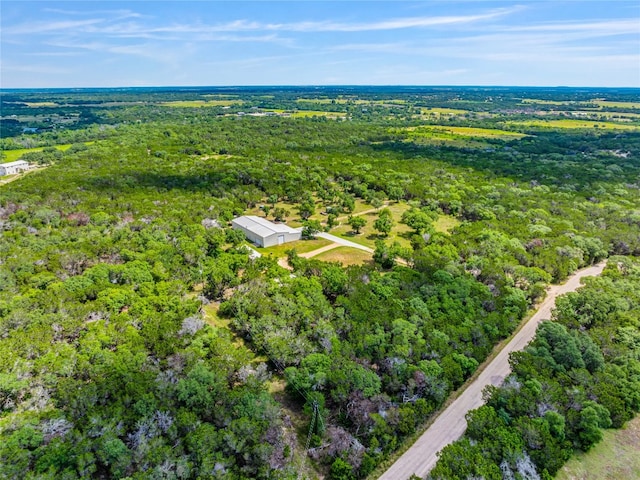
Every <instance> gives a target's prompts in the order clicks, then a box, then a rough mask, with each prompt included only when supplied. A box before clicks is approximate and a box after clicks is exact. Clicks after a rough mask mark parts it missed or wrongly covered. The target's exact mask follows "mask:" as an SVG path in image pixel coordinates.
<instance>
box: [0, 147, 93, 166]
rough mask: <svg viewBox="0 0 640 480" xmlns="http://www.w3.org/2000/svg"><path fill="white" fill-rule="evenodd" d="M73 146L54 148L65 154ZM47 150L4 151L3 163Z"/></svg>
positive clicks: (39, 148) (40, 148)
mask: <svg viewBox="0 0 640 480" xmlns="http://www.w3.org/2000/svg"><path fill="white" fill-rule="evenodd" d="M93 143H95V142H85V145H91V144H93ZM71 145H72V144H71V143H66V144H64V145H54V147H55V148H57V149H58V150H60V151H62V152H64V151H65V150H68V149H69V148H70V147H71ZM45 148H48V147H35V148H19V149H17V150H2V153H3V154H4V159H3V160H2V162H1V163H9V162H15V161H16V160H20V158H22V156H23V155H24V154H25V153H32V152H41V151H42V150H44V149H45Z"/></svg>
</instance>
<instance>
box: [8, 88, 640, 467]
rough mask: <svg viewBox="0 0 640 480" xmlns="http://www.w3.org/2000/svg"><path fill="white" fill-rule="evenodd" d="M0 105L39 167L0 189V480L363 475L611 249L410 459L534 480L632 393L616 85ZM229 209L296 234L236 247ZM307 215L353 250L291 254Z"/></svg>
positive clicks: (42, 96) (17, 141)
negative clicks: (434, 457) (450, 433)
mask: <svg viewBox="0 0 640 480" xmlns="http://www.w3.org/2000/svg"><path fill="white" fill-rule="evenodd" d="M0 102H2V115H3V116H2V125H3V126H2V132H1V133H2V139H1V140H0V142H1V143H0V148H1V149H2V150H1V151H2V155H3V157H4V158H5V160H3V162H7V161H10V160H14V159H18V158H20V159H23V160H27V161H28V162H30V163H31V164H34V165H37V166H38V168H37V169H35V170H33V171H30V172H28V173H26V174H22V175H20V176H18V177H16V178H10V179H7V180H5V181H6V184H3V185H0V232H1V233H0V477H2V478H55V479H58V478H68V479H73V478H124V477H130V478H224V479H242V478H264V479H266V478H270V479H273V478H282V479H287V478H291V479H293V478H300V477H301V476H304V477H306V478H320V477H321V476H325V477H326V478H333V479H355V478H364V477H367V476H368V475H370V474H372V472H374V470H375V469H376V467H377V466H379V465H380V464H381V463H383V462H384V461H387V460H388V459H389V458H390V456H391V455H392V454H393V453H394V452H395V451H396V450H397V449H398V448H399V447H400V446H401V445H402V442H403V441H404V440H405V439H406V438H408V437H410V436H411V435H412V434H414V432H416V431H417V430H420V429H421V428H422V426H423V425H424V423H425V422H426V421H428V419H429V418H430V416H431V415H432V414H433V413H434V412H435V411H437V409H438V408H439V407H440V406H441V405H442V404H443V403H444V402H445V401H446V400H447V399H448V398H449V396H450V395H451V393H452V392H454V391H455V390H456V389H457V388H458V387H460V386H461V385H462V384H463V383H464V382H465V380H466V379H468V378H469V377H470V376H471V375H473V373H474V372H475V370H476V368H477V367H478V365H479V364H480V363H481V362H482V361H483V360H485V359H486V358H487V356H488V355H489V354H490V353H491V351H492V349H493V347H494V346H495V345H496V343H497V342H499V341H500V340H502V339H504V338H506V337H508V336H509V335H510V334H511V333H512V332H513V331H514V330H515V329H516V328H517V327H518V325H519V324H520V321H521V320H522V318H523V317H524V316H525V314H526V312H527V311H528V310H529V308H531V307H534V306H535V304H536V302H538V301H539V300H540V299H541V298H543V297H544V295H545V287H546V286H547V285H548V284H549V283H550V282H559V281H562V280H563V279H565V278H566V277H567V276H568V275H570V274H571V273H572V272H574V271H575V270H577V269H578V268H580V267H583V266H586V265H591V264H594V263H597V262H599V261H601V260H603V259H605V258H609V257H612V256H615V257H612V259H611V260H610V263H609V267H608V269H607V272H606V275H605V276H604V277H603V278H602V279H598V280H593V281H591V282H590V283H589V285H588V287H587V288H585V289H584V290H582V291H581V292H580V293H577V294H574V295H570V296H568V297H566V298H565V299H564V300H562V302H560V303H559V306H558V309H557V311H556V314H555V318H554V320H555V323H547V324H544V325H543V327H541V329H540V332H539V334H538V337H537V339H536V340H535V341H534V342H533V343H532V344H531V345H530V346H529V347H528V348H527V350H526V351H524V352H523V353H522V354H518V355H516V356H514V358H513V360H512V361H513V366H514V372H515V373H514V376H513V377H510V379H509V381H508V382H507V384H506V385H505V386H504V388H502V389H496V390H495V391H491V392H488V393H487V399H488V404H487V406H486V407H483V408H482V409H480V410H479V411H477V412H475V413H473V414H472V416H471V417H470V430H469V432H468V434H467V437H466V438H465V439H464V440H462V443H458V444H455V445H454V446H452V447H450V448H449V449H447V450H445V451H444V453H443V455H442V459H441V462H440V464H439V465H438V467H437V468H436V470H435V471H434V472H433V475H434V478H466V477H467V476H468V475H476V474H477V475H483V476H485V478H487V479H488V478H518V477H517V476H514V475H517V474H518V472H517V467H516V464H518V462H520V463H523V462H524V463H526V464H527V468H531V469H533V471H534V472H537V473H536V474H539V475H553V473H555V471H556V470H557V469H558V468H559V466H560V465H562V463H563V462H564V461H565V460H566V459H567V458H568V456H569V455H570V454H571V452H572V451H573V449H576V448H577V449H587V448H588V447H589V446H590V445H592V444H593V443H594V442H595V441H597V440H598V438H599V433H598V432H599V430H598V429H599V428H605V427H609V426H615V427H618V426H620V425H622V423H624V421H626V420H627V419H629V418H631V417H632V416H633V415H634V413H635V412H637V411H638V410H639V409H640V399H639V398H638V396H637V393H634V392H637V391H638V390H639V389H638V388H637V387H638V351H637V350H638V349H637V344H638V338H637V336H638V318H639V306H638V305H639V299H638V297H637V293H636V291H637V288H636V290H634V282H635V285H636V287H637V283H638V281H640V279H639V277H638V264H637V261H636V260H634V259H633V257H634V256H638V255H640V121H639V118H640V116H639V114H640V103H639V102H640V94H639V92H638V91H637V90H633V89H619V90H589V89H582V90H574V89H530V90H526V89H506V88H505V89H485V88H483V89H473V88H468V89H462V88H461V89H454V88H432V89H428V88H423V89H420V88H417V87H416V88H408V87H407V88H398V89H395V90H394V89H391V88H361V89H357V88H355V87H354V88H346V87H345V88H337V87H336V88H324V89H319V88H316V89H313V88H310V89H295V88H265V89H249V88H247V89H182V90H180V91H175V90H169V89H167V90H162V89H123V90H117V91H115V90H87V91H73V92H71V91H57V90H51V91H39V92H35V91H18V90H15V91H2V92H0ZM3 178H4V177H0V182H2V181H3ZM243 214H252V215H261V216H264V217H267V218H268V219H270V220H274V221H281V222H287V223H288V224H289V225H291V226H300V227H304V233H305V237H308V239H306V240H301V241H299V242H295V243H293V244H291V245H287V246H286V247H287V248H285V249H282V248H280V249H273V248H272V249H268V248H267V249H259V250H263V252H262V253H263V255H262V256H261V257H259V258H256V257H255V256H253V255H251V251H250V250H248V249H247V246H248V242H247V241H246V240H245V238H244V235H242V234H241V233H240V232H239V231H238V230H234V229H232V228H230V221H231V220H232V219H233V218H234V217H236V216H239V215H243ZM319 231H327V232H330V233H332V234H334V235H337V236H340V237H343V238H345V239H349V240H351V241H354V242H357V243H361V244H362V245H364V246H368V247H371V250H372V251H373V253H372V254H370V255H369V256H368V257H367V258H362V259H361V261H355V260H353V261H349V260H348V259H349V258H351V257H353V258H355V256H353V255H352V254H347V255H346V257H347V260H344V259H343V260H342V261H340V260H339V259H331V258H330V259H326V258H325V259H323V257H321V256H318V257H313V258H306V257H305V255H304V252H308V251H310V250H313V248H315V246H317V247H320V246H322V243H321V239H314V238H313V237H315V236H316V234H317V233H318V232H319ZM314 242H315V243H314ZM358 258H360V257H358ZM567 392H569V393H570V395H569V393H567ZM485 430H491V431H492V432H493V431H495V432H497V433H496V435H497V437H496V438H494V437H493V436H489V435H487V434H486V433H485ZM545 435H546V436H545ZM465 442H466V443H465ZM540 445H544V446H545V448H547V450H548V449H552V450H553V451H547V450H544V449H543V448H542V447H540ZM478 458H482V462H480V461H476V460H477V459H478ZM460 459H464V461H465V462H466V463H465V464H467V465H471V466H470V467H469V468H476V467H477V469H478V470H477V471H476V470H474V471H471V470H469V471H468V472H467V471H461V470H456V468H462V467H460V466H456V465H455V464H457V463H458V462H459V461H460ZM504 462H506V463H504ZM503 463H504V464H505V465H507V464H508V468H507V467H504V468H503V467H502V464H503ZM454 467H455V468H454ZM481 469H482V470H481ZM507 470H508V472H507ZM508 475H511V477H509V476H508Z"/></svg>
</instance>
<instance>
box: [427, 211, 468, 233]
mask: <svg viewBox="0 0 640 480" xmlns="http://www.w3.org/2000/svg"><path fill="white" fill-rule="evenodd" d="M461 223H462V222H461V221H460V220H458V219H457V218H456V217H452V216H451V215H440V216H439V217H438V219H437V220H436V221H435V222H433V228H435V230H436V232H441V233H450V232H451V230H453V229H454V228H455V227H457V226H458V225H460V224H461Z"/></svg>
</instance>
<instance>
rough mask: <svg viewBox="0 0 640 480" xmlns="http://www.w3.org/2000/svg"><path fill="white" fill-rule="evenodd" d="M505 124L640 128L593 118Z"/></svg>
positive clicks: (606, 128) (582, 127)
mask: <svg viewBox="0 0 640 480" xmlns="http://www.w3.org/2000/svg"><path fill="white" fill-rule="evenodd" d="M507 125H516V126H523V127H540V128H570V129H575V130H585V129H587V130H595V131H597V130H640V126H639V125H627V124H622V123H616V122H601V121H593V120H570V119H562V120H527V121H515V122H507Z"/></svg>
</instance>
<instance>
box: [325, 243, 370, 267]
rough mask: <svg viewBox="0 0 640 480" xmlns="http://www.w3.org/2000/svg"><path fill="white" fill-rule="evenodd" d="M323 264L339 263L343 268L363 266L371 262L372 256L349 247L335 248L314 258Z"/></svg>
mask: <svg viewBox="0 0 640 480" xmlns="http://www.w3.org/2000/svg"><path fill="white" fill-rule="evenodd" d="M313 258H316V259H318V260H322V261H323V262H340V263H341V264H342V265H344V266H345V267H347V266H349V265H363V264H365V263H367V262H371V260H372V258H373V255H372V254H370V253H369V252H365V251H364V250H358V249H357V248H351V247H337V248H334V249H331V250H329V251H327V252H323V253H321V254H320V255H316V256H315V257H313Z"/></svg>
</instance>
